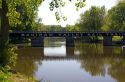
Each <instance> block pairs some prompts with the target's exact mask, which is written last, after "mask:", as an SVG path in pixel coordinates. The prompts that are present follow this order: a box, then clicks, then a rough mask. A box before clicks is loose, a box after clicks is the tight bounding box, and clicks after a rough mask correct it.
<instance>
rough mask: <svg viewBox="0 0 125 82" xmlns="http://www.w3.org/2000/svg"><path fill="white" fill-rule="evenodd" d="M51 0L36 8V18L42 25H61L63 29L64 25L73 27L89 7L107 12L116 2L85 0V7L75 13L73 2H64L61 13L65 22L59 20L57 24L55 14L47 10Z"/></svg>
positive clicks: (67, 0) (46, 0)
mask: <svg viewBox="0 0 125 82" xmlns="http://www.w3.org/2000/svg"><path fill="white" fill-rule="evenodd" d="M51 1H52V0H45V1H44V2H43V3H42V4H41V5H40V6H39V8H38V18H42V23H43V24H45V25H61V26H63V27H65V26H66V25H74V24H75V23H76V22H77V20H78V19H79V18H80V14H81V13H84V12H85V11H86V10H88V9H89V8H90V7H91V6H100V7H101V6H105V7H106V9H107V10H109V9H111V7H113V6H115V5H116V4H117V1H118V0H86V2H85V5H86V6H85V7H83V8H82V9H80V10H79V11H76V7H75V1H76V0H72V2H69V0H64V1H65V2H66V4H65V6H64V7H63V8H61V12H62V14H63V15H64V16H66V17H67V20H66V21H63V20H61V21H60V22H59V23H58V22H57V21H56V17H55V12H54V11H56V9H55V10H54V11H50V10H49V3H50V2H51Z"/></svg>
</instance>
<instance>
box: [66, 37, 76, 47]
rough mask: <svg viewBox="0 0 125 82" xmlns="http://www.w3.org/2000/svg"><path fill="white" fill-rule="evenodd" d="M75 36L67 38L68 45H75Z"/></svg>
mask: <svg viewBox="0 0 125 82" xmlns="http://www.w3.org/2000/svg"><path fill="white" fill-rule="evenodd" d="M74 45H75V44H74V38H66V47H74Z"/></svg>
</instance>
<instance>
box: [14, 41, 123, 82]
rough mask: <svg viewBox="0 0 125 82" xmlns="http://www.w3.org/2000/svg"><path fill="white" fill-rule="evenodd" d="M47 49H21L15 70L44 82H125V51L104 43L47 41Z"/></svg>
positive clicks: (18, 51) (119, 47)
mask: <svg viewBox="0 0 125 82" xmlns="http://www.w3.org/2000/svg"><path fill="white" fill-rule="evenodd" d="M44 45H45V47H21V48H19V49H18V50H17V53H18V60H17V64H16V66H15V67H14V69H15V70H16V71H18V72H20V73H22V74H24V75H27V76H29V77H31V76H33V77H35V78H36V79H37V80H38V81H40V82H125V48H124V47H122V46H103V44H101V43H96V44H95V43H83V42H81V41H76V42H75V47H66V46H65V40H63V39H61V40H60V39H59V40H55V39H52V40H49V39H48V40H46V41H45V44H44Z"/></svg>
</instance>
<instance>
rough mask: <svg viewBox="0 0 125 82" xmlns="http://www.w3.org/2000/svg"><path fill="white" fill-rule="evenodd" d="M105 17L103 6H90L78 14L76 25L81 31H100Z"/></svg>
mask: <svg viewBox="0 0 125 82" xmlns="http://www.w3.org/2000/svg"><path fill="white" fill-rule="evenodd" d="M104 17H105V7H104V6H103V7H95V6H92V7H91V8H90V9H89V10H87V11H86V12H85V13H84V14H81V15H80V19H79V20H78V24H77V25H78V26H79V27H80V28H81V30H82V31H100V29H101V27H102V25H103V23H104V22H103V20H104Z"/></svg>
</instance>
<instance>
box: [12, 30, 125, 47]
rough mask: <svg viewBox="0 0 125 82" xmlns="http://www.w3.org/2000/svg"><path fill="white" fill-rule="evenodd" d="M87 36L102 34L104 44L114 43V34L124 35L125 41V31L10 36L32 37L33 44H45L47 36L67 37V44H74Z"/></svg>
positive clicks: (21, 33)
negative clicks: (76, 40) (75, 39)
mask: <svg viewBox="0 0 125 82" xmlns="http://www.w3.org/2000/svg"><path fill="white" fill-rule="evenodd" d="M85 36H102V37H103V43H104V45H111V44H112V36H122V37H123V41H122V42H123V43H125V37H124V36H125V32H98V31H97V32H11V33H10V37H19V38H31V44H32V46H44V38H45V37H65V38H66V46H74V38H82V37H85Z"/></svg>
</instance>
